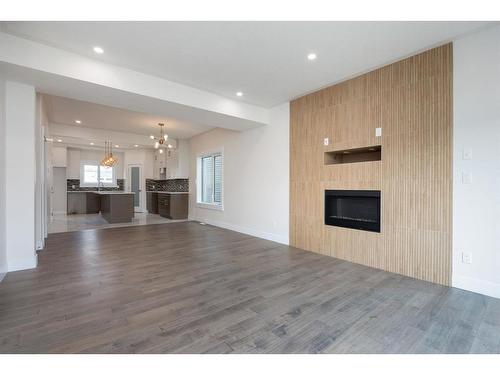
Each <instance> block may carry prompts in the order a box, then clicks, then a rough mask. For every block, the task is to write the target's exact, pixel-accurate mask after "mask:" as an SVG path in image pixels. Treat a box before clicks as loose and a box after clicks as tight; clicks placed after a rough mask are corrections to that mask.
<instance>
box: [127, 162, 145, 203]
mask: <svg viewBox="0 0 500 375" xmlns="http://www.w3.org/2000/svg"><path fill="white" fill-rule="evenodd" d="M128 175H129V186H130V191H131V192H132V193H134V212H143V208H142V201H143V199H142V165H140V164H129V166H128Z"/></svg>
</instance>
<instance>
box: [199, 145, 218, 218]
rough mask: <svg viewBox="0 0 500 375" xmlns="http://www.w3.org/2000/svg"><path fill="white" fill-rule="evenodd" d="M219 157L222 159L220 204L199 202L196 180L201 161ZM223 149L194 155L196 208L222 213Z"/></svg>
mask: <svg viewBox="0 0 500 375" xmlns="http://www.w3.org/2000/svg"><path fill="white" fill-rule="evenodd" d="M215 155H220V156H221V157H222V165H221V169H222V170H221V192H220V194H221V197H220V198H221V202H220V203H205V202H202V201H201V200H200V197H201V194H202V193H201V185H200V184H198V180H199V179H200V178H201V160H202V159H203V158H204V157H207V156H215ZM224 163H225V157H224V147H219V148H216V149H213V150H209V151H204V152H202V153H199V154H198V155H196V179H195V181H194V182H195V186H196V206H197V207H199V208H208V209H211V210H218V211H224Z"/></svg>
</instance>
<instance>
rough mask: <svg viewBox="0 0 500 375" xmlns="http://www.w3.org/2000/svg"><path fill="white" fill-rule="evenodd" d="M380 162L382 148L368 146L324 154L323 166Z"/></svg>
mask: <svg viewBox="0 0 500 375" xmlns="http://www.w3.org/2000/svg"><path fill="white" fill-rule="evenodd" d="M380 160H382V146H380V145H379V146H369V147H361V148H352V149H346V150H338V151H327V152H325V165H333V164H349V163H362V162H367V161H380Z"/></svg>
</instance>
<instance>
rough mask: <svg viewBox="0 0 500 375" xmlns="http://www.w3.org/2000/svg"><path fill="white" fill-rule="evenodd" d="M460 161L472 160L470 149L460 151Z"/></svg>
mask: <svg viewBox="0 0 500 375" xmlns="http://www.w3.org/2000/svg"><path fill="white" fill-rule="evenodd" d="M462 160H472V150H471V149H470V148H464V149H463V150H462Z"/></svg>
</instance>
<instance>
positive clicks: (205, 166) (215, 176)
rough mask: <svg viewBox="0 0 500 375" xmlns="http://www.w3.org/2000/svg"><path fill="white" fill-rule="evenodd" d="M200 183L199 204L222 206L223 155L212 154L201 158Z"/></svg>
mask: <svg viewBox="0 0 500 375" xmlns="http://www.w3.org/2000/svg"><path fill="white" fill-rule="evenodd" d="M199 166H200V170H199V171H198V174H199V175H198V181H200V189H199V197H198V202H199V203H204V204H209V205H214V206H222V155H221V154H219V153H217V154H212V155H205V156H202V157H200V158H199Z"/></svg>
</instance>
